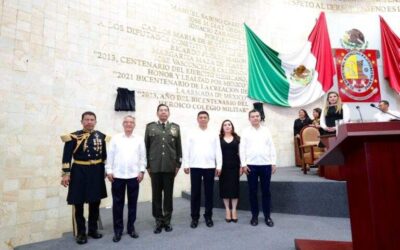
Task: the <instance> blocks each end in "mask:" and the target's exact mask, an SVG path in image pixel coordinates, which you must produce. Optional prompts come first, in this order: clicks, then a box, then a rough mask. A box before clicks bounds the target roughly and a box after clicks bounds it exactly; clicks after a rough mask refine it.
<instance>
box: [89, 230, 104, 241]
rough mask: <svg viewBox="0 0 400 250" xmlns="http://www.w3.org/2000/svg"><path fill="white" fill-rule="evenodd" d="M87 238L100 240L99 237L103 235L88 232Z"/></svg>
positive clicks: (96, 232)
mask: <svg viewBox="0 0 400 250" xmlns="http://www.w3.org/2000/svg"><path fill="white" fill-rule="evenodd" d="M88 236H90V237H92V238H93V239H100V238H101V237H103V235H102V234H101V233H99V232H98V231H94V232H89V233H88Z"/></svg>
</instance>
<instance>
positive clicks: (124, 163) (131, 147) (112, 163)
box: [106, 115, 147, 242]
mask: <svg viewBox="0 0 400 250" xmlns="http://www.w3.org/2000/svg"><path fill="white" fill-rule="evenodd" d="M135 125H136V123H135V118H134V117H133V116H130V115H128V116H125V117H124V121H123V123H122V126H123V128H124V133H121V134H118V135H116V136H114V137H113V138H112V139H111V143H110V146H109V147H108V151H107V155H108V157H107V165H106V172H107V178H108V180H109V181H110V182H111V183H112V185H111V192H112V197H113V221H114V237H113V241H114V242H118V241H120V240H121V236H122V232H123V230H124V223H123V211H124V204H125V190H126V189H128V192H127V196H128V223H127V233H128V234H129V235H130V236H131V237H132V238H138V237H139V235H138V234H137V233H136V230H135V226H134V224H135V220H136V208H137V199H138V194H139V183H140V182H141V181H142V180H143V176H144V171H145V169H146V164H147V161H146V148H145V145H144V139H143V137H142V136H140V135H138V134H136V133H133V130H134V128H135Z"/></svg>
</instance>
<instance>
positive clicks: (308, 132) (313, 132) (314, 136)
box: [300, 126, 320, 151]
mask: <svg viewBox="0 0 400 250" xmlns="http://www.w3.org/2000/svg"><path fill="white" fill-rule="evenodd" d="M319 135H320V133H319V130H318V129H317V128H315V127H311V126H307V127H304V128H303V129H302V130H301V131H300V141H301V145H310V144H314V145H315V144H316V145H318V143H319ZM307 151H309V149H308V150H307Z"/></svg>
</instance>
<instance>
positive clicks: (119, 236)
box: [113, 234, 121, 242]
mask: <svg viewBox="0 0 400 250" xmlns="http://www.w3.org/2000/svg"><path fill="white" fill-rule="evenodd" d="M120 240H121V235H120V234H114V237H113V241H114V242H118V241H120Z"/></svg>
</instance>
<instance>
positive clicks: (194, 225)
mask: <svg viewBox="0 0 400 250" xmlns="http://www.w3.org/2000/svg"><path fill="white" fill-rule="evenodd" d="M198 225H199V221H198V220H192V222H190V227H191V228H196V227H197V226H198Z"/></svg>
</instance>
